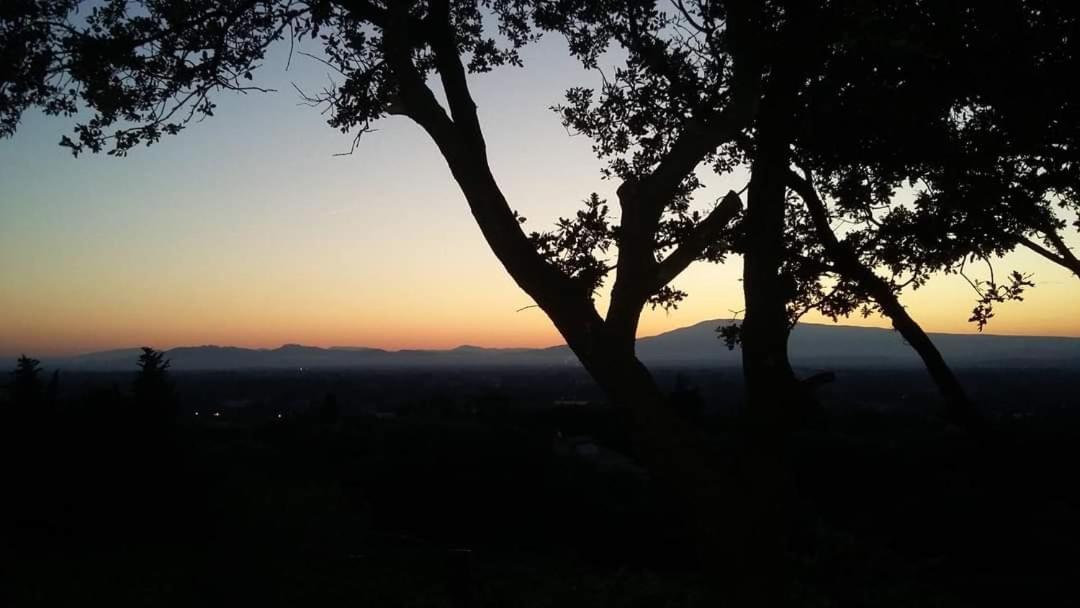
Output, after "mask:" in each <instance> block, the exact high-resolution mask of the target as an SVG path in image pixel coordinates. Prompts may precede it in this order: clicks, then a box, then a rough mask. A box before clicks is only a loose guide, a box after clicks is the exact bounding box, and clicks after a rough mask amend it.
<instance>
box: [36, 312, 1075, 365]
mask: <svg viewBox="0 0 1080 608" xmlns="http://www.w3.org/2000/svg"><path fill="white" fill-rule="evenodd" d="M730 322H731V321H730V320H724V319H715V320H711V321H702V322H701V323H697V324H695V325H691V326H689V327H683V328H680V329H675V330H672V331H669V332H665V333H662V334H659V335H656V336H650V337H646V338H641V339H639V340H638V343H637V353H638V357H639V358H640V359H641V360H642V361H643V362H645V363H646V364H650V365H667V366H696V367H714V366H715V367H725V366H737V365H738V364H739V352H738V350H737V349H736V350H735V351H730V350H728V349H727V348H725V347H724V344H723V342H722V341H721V340H719V339H717V333H716V328H717V327H719V326H721V325H726V324H728V323H730ZM931 338H933V340H934V343H935V344H936V345H937V347H938V348H939V349H940V350H941V352H942V354H943V355H944V357H945V359H946V360H947V361H948V362H949V363H950V364H951V365H953V366H955V367H1024V368H1032V367H1046V368H1069V369H1072V368H1076V369H1078V370H1080V338H1058V337H1041V336H998V335H986V334H978V335H971V334H931ZM790 352H791V360H792V363H793V364H794V365H796V366H798V367H802V368H830V367H878V368H881V367H911V366H918V365H920V361H919V359H918V357H917V355H916V354H915V352H914V351H913V350H912V349H911V348H910V347H909V346H908V345H907V344H906V343H905V342H904V341H903V339H902V338H901V337H900V335H899V334H898V333H897V332H895V331H893V330H890V329H880V328H871V327H854V326H845V325H825V324H815V323H800V324H799V325H797V326H796V327H795V329H794V330H793V331H792V336H791V342H790ZM138 355H139V349H137V348H130V349H118V350H109V351H102V352H93V353H88V354H84V355H78V356H75V357H67V358H62V359H53V360H50V361H47V362H46V363H47V364H48V365H49V366H50V367H54V368H62V369H69V370H85V371H115V370H130V369H133V368H134V367H135V361H136V359H137V358H138ZM167 356H168V358H169V359H170V360H171V361H172V369H174V370H177V371H212V370H239V369H299V368H312V369H314V368H322V369H327V368H358V369H365V368H366V369H378V368H384V369H385V368H416V367H500V366H520V367H526V366H544V367H550V366H576V365H578V363H577V360H576V359H575V358H574V356H573V354H572V353H571V352H570V350H569V348H567V347H566V346H553V347H549V348H483V347H478V346H467V345H466V346H459V347H457V348H453V349H448V350H397V351H390V350H382V349H378V348H365V347H330V348H321V347H314V346H302V345H299V344H286V345H284V346H281V347H278V348H273V349H261V348H239V347H235V346H184V347H178V348H173V349H171V350H169V351H168V352H167Z"/></svg>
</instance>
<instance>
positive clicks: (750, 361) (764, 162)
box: [741, 141, 799, 421]
mask: <svg viewBox="0 0 1080 608" xmlns="http://www.w3.org/2000/svg"><path fill="white" fill-rule="evenodd" d="M770 147H771V148H774V149H773V150H769V149H768V148H770ZM785 148H786V146H779V145H777V146H770V145H769V144H768V142H767V141H763V145H762V147H760V148H759V149H758V151H757V154H756V157H755V159H754V161H753V164H752V167H751V171H752V175H751V178H750V191H749V195H748V197H747V206H746V216H745V218H744V220H743V226H744V229H745V234H744V238H745V239H746V243H745V247H744V252H743V293H744V294H745V304H746V317H745V320H744V321H743V325H742V336H741V341H742V360H743V375H744V376H745V378H746V391H747V402H748V406H749V411H750V413H751V415H752V416H755V417H759V418H764V419H767V420H773V421H779V420H780V419H781V418H782V417H784V416H786V415H787V414H790V412H791V406H792V405H793V403H794V402H795V401H796V397H797V395H798V393H799V386H798V382H797V380H796V378H795V373H794V372H793V371H792V369H791V363H790V361H789V360H788V352H787V345H788V337H789V334H790V328H789V325H788V313H787V302H788V299H789V296H790V293H789V291H790V290H789V288H788V286H787V285H785V284H784V281H783V278H782V277H781V276H780V269H781V265H782V263H783V260H784V254H785V244H784V207H785V205H786V201H785V192H786V189H785V185H784V184H785V181H786V180H785V179H784V178H785V177H786V172H787V159H786V150H785Z"/></svg>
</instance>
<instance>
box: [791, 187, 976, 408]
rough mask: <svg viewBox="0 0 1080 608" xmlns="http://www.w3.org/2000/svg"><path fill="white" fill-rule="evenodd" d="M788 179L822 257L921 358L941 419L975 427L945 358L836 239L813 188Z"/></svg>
mask: <svg viewBox="0 0 1080 608" xmlns="http://www.w3.org/2000/svg"><path fill="white" fill-rule="evenodd" d="M789 178H790V179H789V183H790V184H791V186H792V189H794V190H795V191H796V192H797V193H798V194H799V196H800V197H801V198H802V199H803V202H804V203H806V209H807V211H809V212H810V219H811V221H812V222H813V224H814V230H815V232H816V233H817V236H818V240H819V241H820V242H821V244H822V246H823V247H824V248H825V253H826V255H828V256H829V259H830V260H832V263H833V265H834V266H835V268H836V270H837V271H838V272H839V273H840V274H841V275H842V276H844V277H847V278H849V279H852V280H854V281H855V282H856V283H858V284H859V285H860V286H861V287H862V288H863V289H865V290H866V293H867V294H868V295H869V296H870V297H871V298H873V299H874V301H875V302H877V304H878V306H880V307H881V311H882V312H884V313H885V315H886V316H888V317H889V319H890V320H891V321H892V325H893V328H894V329H896V331H898V332H900V335H901V336H903V338H904V340H905V341H907V343H908V344H909V345H911V347H912V348H913V349H915V352H916V353H918V354H919V357H921V358H922V360H923V364H924V365H925V366H926V369H927V371H929V372H930V377H931V378H933V380H934V383H935V384H937V387H938V390H939V391H940V392H941V396H942V397H943V398H944V399H945V411H944V417H945V418H946V419H947V420H949V421H950V422H952V423H954V424H958V425H960V426H963V427H965V428H974V427H977V426H978V425H979V416H978V412H977V410H976V408H975V406H974V404H973V403H972V402H971V400H970V399H968V396H967V394H966V393H965V392H964V387H963V386H961V384H960V381H959V380H957V379H956V376H955V375H954V374H953V372H952V369H950V368H949V366H948V364H947V363H945V358H944V357H942V356H941V353H940V352H939V351H938V349H937V347H936V346H934V342H933V341H932V340H931V339H930V336H928V335H926V332H925V331H923V328H922V327H921V326H920V325H919V324H918V323H917V322H916V321H915V319H913V318H911V315H909V314H908V312H907V309H905V308H904V306H903V304H901V303H900V299H899V298H898V297H897V296H896V294H895V293H894V292H893V290H892V289H891V288H890V286H889V284H888V283H886V282H885V280H884V279H882V278H881V277H879V276H878V275H877V274H875V273H874V271H873V270H871V269H870V268H869V267H867V266H866V265H865V264H863V263H862V261H861V260H860V259H859V258H858V256H857V255H856V254H855V252H853V251H852V250H851V249H850V248H848V247H847V246H846V245H844V243H841V242H840V240H839V239H837V238H836V234H835V233H834V232H833V230H832V226H830V225H829V216H828V212H827V210H826V209H825V204H824V202H822V200H821V197H819V196H818V194H817V191H816V190H814V186H813V184H811V183H810V182H809V181H808V180H806V179H803V178H801V177H799V176H797V175H795V174H793V173H792V174H790V175H789Z"/></svg>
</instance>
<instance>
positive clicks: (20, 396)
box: [11, 355, 45, 408]
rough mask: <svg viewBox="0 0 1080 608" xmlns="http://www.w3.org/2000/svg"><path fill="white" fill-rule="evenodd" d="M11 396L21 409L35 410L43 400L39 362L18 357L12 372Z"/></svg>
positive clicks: (24, 356)
mask: <svg viewBox="0 0 1080 608" xmlns="http://www.w3.org/2000/svg"><path fill="white" fill-rule="evenodd" d="M12 376H13V380H12V383H11V396H12V400H13V401H14V402H15V404H16V405H18V406H20V407H23V408H37V407H39V406H40V405H41V404H42V402H43V400H44V396H45V395H44V392H43V390H42V389H43V386H42V382H41V362H40V361H38V360H37V359H31V358H30V357H27V356H26V355H20V356H19V358H18V360H17V361H16V363H15V371H14V372H12Z"/></svg>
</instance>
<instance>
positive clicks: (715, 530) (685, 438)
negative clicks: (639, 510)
mask: <svg viewBox="0 0 1080 608" xmlns="http://www.w3.org/2000/svg"><path fill="white" fill-rule="evenodd" d="M575 352H576V351H575ZM579 357H580V358H581V360H582V362H583V363H584V365H585V367H586V369H587V370H588V371H589V373H590V374H591V375H592V377H593V378H594V379H595V380H596V381H597V383H598V384H600V386H601V387H602V388H603V389H604V390H605V391H606V392H607V393H608V395H610V396H611V398H612V400H613V401H614V402H615V403H616V404H617V405H619V406H621V407H625V408H627V409H628V410H629V411H630V413H631V416H632V419H633V431H632V433H633V441H634V445H635V447H636V448H637V450H638V455H639V457H640V458H641V460H642V461H643V464H645V465H646V466H647V467H648V469H649V471H650V472H651V473H652V475H653V477H654V482H655V483H656V487H655V490H656V491H657V492H659V493H660V495H661V497H662V498H665V499H666V500H667V501H668V502H669V503H670V504H671V505H673V507H674V512H675V513H679V514H681V515H682V516H683V517H686V518H687V520H686V522H685V523H686V524H689V530H690V531H692V533H693V534H694V540H693V542H694V545H695V549H696V551H697V557H698V562H699V563H700V565H701V569H702V572H704V573H706V574H707V575H708V576H709V580H710V582H711V583H712V585H713V586H714V588H715V589H716V591H717V592H718V593H719V594H720V595H721V597H723V598H724V599H725V600H726V601H727V604H726V605H732V606H772V605H782V604H781V602H782V598H781V596H780V594H781V593H782V592H783V591H784V590H785V584H784V583H785V582H786V576H785V573H784V563H785V559H784V554H785V540H786V538H787V528H786V526H785V522H786V521H787V518H786V516H785V513H786V512H787V511H786V508H787V503H788V502H789V501H788V497H787V496H786V495H785V494H784V491H785V489H786V488H788V487H790V484H788V483H787V478H786V476H785V471H786V467H785V465H784V463H785V462H786V458H785V454H784V446H783V443H784V441H783V438H782V437H783V436H782V434H779V433H776V432H775V428H774V427H773V426H772V425H756V424H751V425H749V426H748V427H747V428H746V429H744V430H743V432H742V433H740V434H739V436H738V438H737V439H736V440H735V445H733V446H727V447H728V449H730V450H731V453H732V454H733V456H734V458H733V460H732V461H729V462H721V461H719V459H718V458H717V454H716V453H715V451H714V449H711V448H710V446H709V443H708V439H707V437H706V435H705V433H704V432H703V431H702V430H701V429H700V428H697V427H695V426H693V425H692V424H690V423H689V422H688V421H686V420H684V419H682V418H680V417H679V416H678V415H677V414H676V413H675V412H674V411H673V410H672V409H671V408H670V407H668V404H667V399H666V398H665V396H664V395H663V393H662V391H661V390H660V389H659V387H658V386H657V384H656V382H655V380H654V379H653V377H652V375H651V374H650V373H649V371H648V370H647V369H646V368H645V366H644V365H642V364H641V362H640V361H638V360H637V358H636V357H634V354H633V351H632V349H631V350H627V349H625V348H623V347H621V346H620V344H619V342H616V341H610V342H608V341H605V340H599V341H594V342H593V344H592V345H591V346H590V347H589V348H588V349H587V354H583V353H579Z"/></svg>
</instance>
